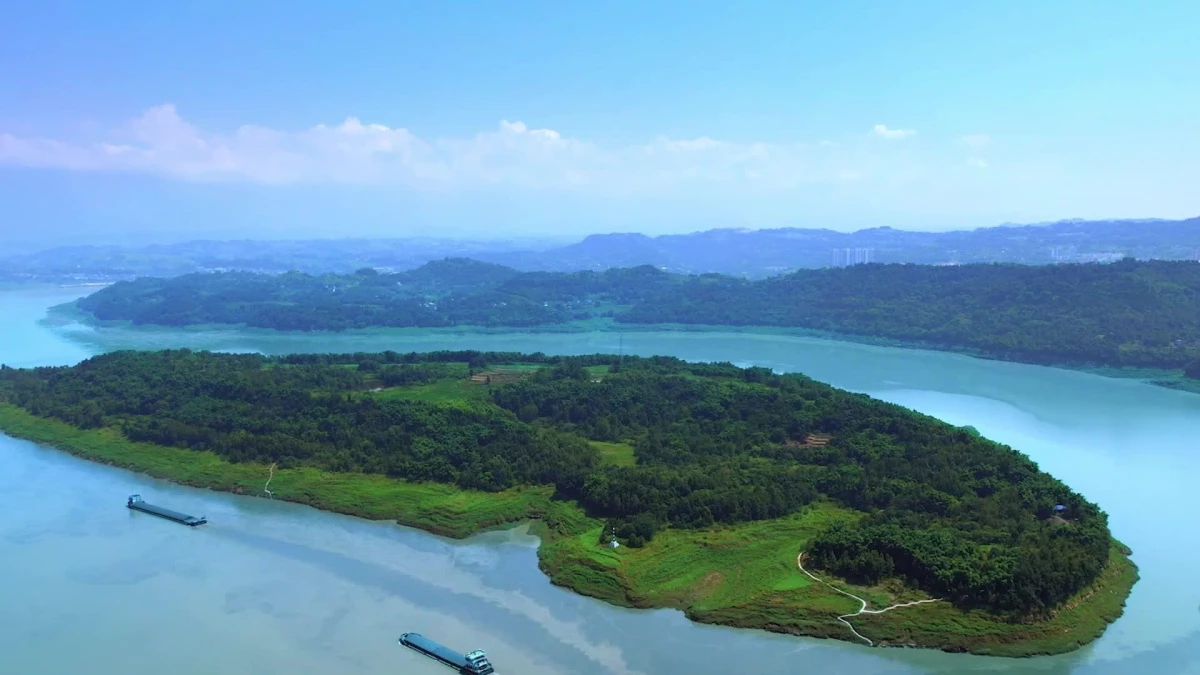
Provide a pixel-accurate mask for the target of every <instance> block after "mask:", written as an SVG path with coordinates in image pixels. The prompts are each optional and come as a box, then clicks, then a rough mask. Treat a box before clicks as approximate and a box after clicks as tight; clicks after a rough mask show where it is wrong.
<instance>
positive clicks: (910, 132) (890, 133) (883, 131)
mask: <svg viewBox="0 0 1200 675" xmlns="http://www.w3.org/2000/svg"><path fill="white" fill-rule="evenodd" d="M871 132H872V133H874V134H875V135H876V136H879V137H880V138H886V139H888V140H889V141H899V140H902V139H905V138H908V137H910V136H916V135H917V131H916V130H915V129H889V128H887V125H885V124H876V125H875V128H874V129H872V130H871Z"/></svg>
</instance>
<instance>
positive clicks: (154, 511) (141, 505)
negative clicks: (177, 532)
mask: <svg viewBox="0 0 1200 675" xmlns="http://www.w3.org/2000/svg"><path fill="white" fill-rule="evenodd" d="M125 506H128V507H129V508H131V509H133V510H134V511H141V512H142V513H149V514H150V515H153V516H158V517H159V518H166V519H167V520H173V521H175V522H177V523H183V524H184V525H187V526H188V527H195V526H197V525H203V524H205V523H207V522H208V519H207V518H205V517H204V516H200V517H199V518H197V517H195V516H189V515H187V514H186V513H180V512H178V511H172V510H171V509H164V508H163V507H161V506H155V505H153V504H147V503H146V502H144V501H142V496H141V495H129V501H127V502H125Z"/></svg>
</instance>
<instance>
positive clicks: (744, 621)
mask: <svg viewBox="0 0 1200 675" xmlns="http://www.w3.org/2000/svg"><path fill="white" fill-rule="evenodd" d="M0 430H3V431H4V432H5V433H8V434H10V435H12V436H15V437H19V438H25V439H28V440H31V441H35V442H38V443H42V444H46V445H52V446H55V447H57V448H60V449H62V450H64V451H67V452H70V453H72V454H75V455H77V456H80V457H83V458H86V459H90V460H93V461H98V462H103V463H106V464H111V465H115V466H120V467H123V468H126V469H130V470H134V471H138V472H142V473H146V474H149V475H151V476H155V477H158V478H163V479H167V480H171V481H174V482H177V483H181V484H185V485H190V486H194V487H199V488H207V489H212V490H219V491H225V492H232V493H236V494H244V495H260V494H262V490H263V487H264V486H265V485H266V481H267V480H268V478H269V477H270V476H271V475H272V472H271V470H270V469H269V468H268V467H266V466H261V465H255V464H232V463H229V462H227V461H225V460H223V459H221V458H219V457H217V456H216V455H213V454H211V453H205V452H195V451H188V450H180V449H177V448H169V447H163V446H156V445H151V444H145V443H134V442H131V441H129V440H128V439H126V438H124V437H123V436H121V435H120V434H119V433H117V432H115V431H113V430H111V429H97V430H81V429H77V428H75V427H71V426H69V425H67V424H65V423H62V422H58V421H55V420H49V419H44V418H39V417H35V416H33V415H31V414H29V413H28V412H26V411H24V410H23V409H21V408H17V407H15V406H11V405H6V404H0ZM270 488H271V491H272V492H273V494H274V495H275V497H276V498H278V499H283V500H286V501H291V502H297V503H302V504H308V505H310V506H313V507H316V508H320V509H324V510H328V511H334V512H338V513H343V514H347V515H354V516H359V517H363V518H369V519H375V520H395V521H396V522H398V523H400V524H403V525H408V526H411V527H415V528H420V529H422V530H426V531H429V532H432V533H435V534H440V535H444V536H449V537H456V538H461V537H466V536H468V535H470V534H472V533H474V532H478V531H481V530H485V529H488V528H495V527H503V526H508V525H511V524H516V523H519V522H522V521H526V520H530V519H533V520H535V521H536V531H537V532H538V533H539V534H540V536H541V538H542V545H541V546H540V547H539V550H538V558H539V564H540V567H541V569H542V570H543V571H544V572H545V573H546V574H547V575H548V576H549V577H550V579H551V581H552V582H553V583H555V584H558V585H560V586H564V587H566V588H569V589H571V590H573V591H576V592H578V593H581V594H584V595H588V596H592V597H596V598H599V599H602V600H605V601H607V602H610V603H612V604H616V605H622V606H627V607H638V608H661V607H670V608H677V609H680V610H682V611H683V612H685V614H686V615H687V616H688V617H689V618H691V619H692V620H695V621H698V622H704V623H713V624H721V625H726V626H735V627H743V628H758V629H764V630H770V631H775V632H780V633H789V634H794V635H805V636H812V637H828V638H834V639H840V640H846V641H852V642H853V641H859V640H858V638H856V637H855V636H854V635H853V634H852V633H851V632H850V631H848V630H847V629H846V627H845V626H844V625H843V624H842V623H841V622H839V621H838V620H837V617H838V616H842V615H846V614H850V613H853V612H855V611H856V610H858V609H859V606H858V603H857V602H855V601H854V600H852V599H850V598H849V597H846V596H844V595H842V594H840V593H838V592H836V591H834V590H832V589H831V588H828V587H826V586H825V585H823V584H818V583H815V582H813V581H812V580H811V579H809V578H807V577H806V576H804V575H803V574H802V573H801V572H800V570H799V569H798V568H797V567H796V554H797V552H798V551H800V550H803V549H804V548H805V546H806V545H807V542H808V541H809V540H810V539H811V538H812V537H813V536H815V535H816V533H818V532H820V531H821V530H822V529H824V528H825V527H827V526H828V525H829V524H831V523H833V522H837V521H844V520H852V519H854V518H856V517H858V514H856V513H854V512H851V511H847V510H845V509H842V508H840V507H837V506H835V505H832V504H818V505H814V506H811V507H809V508H807V509H805V510H804V511H802V512H800V513H797V514H793V515H791V516H789V517H787V518H782V519H778V520H774V521H758V522H752V523H745V524H740V525H737V526H733V527H724V528H719V529H708V530H667V531H665V532H662V533H660V534H659V535H658V536H656V537H655V538H654V539H653V540H652V541H651V542H650V544H649V545H647V546H646V547H644V548H640V549H634V548H627V547H621V548H618V549H615V550H614V549H610V548H608V547H606V546H604V545H603V543H602V540H603V536H604V533H603V523H602V522H601V521H600V520H597V519H595V518H591V517H589V516H587V514H585V513H584V512H583V511H582V510H581V509H580V508H579V507H578V506H577V505H576V504H574V503H573V502H568V501H561V500H555V499H553V497H552V494H551V490H550V489H549V488H519V489H512V490H507V491H504V492H499V493H481V492H468V491H463V490H458V489H456V488H453V487H451V486H447V485H441V484H414V483H408V482H404V481H399V480H393V479H389V478H387V477H384V476H378V475H364V474H338V473H329V472H323V471H318V470H315V469H306V468H299V469H283V470H275V471H274V477H273V478H271V483H270ZM123 497H124V495H116V496H114V499H115V500H116V502H114V503H117V502H120V500H121V499H122V498H123ZM1136 580H1137V572H1136V568H1135V567H1134V566H1133V564H1132V562H1131V561H1129V559H1128V557H1127V555H1126V553H1124V552H1122V551H1119V550H1117V549H1116V548H1115V547H1114V551H1113V553H1112V556H1111V558H1110V564H1109V567H1108V569H1107V570H1106V572H1105V573H1104V574H1103V575H1102V577H1101V578H1100V579H1099V580H1098V581H1097V583H1096V584H1095V585H1093V587H1092V588H1090V589H1088V590H1086V591H1084V592H1083V593H1081V594H1080V595H1079V596H1078V597H1077V598H1076V599H1075V600H1073V601H1071V602H1070V603H1068V604H1067V605H1066V606H1065V607H1064V609H1062V610H1060V611H1059V612H1058V613H1057V614H1056V615H1055V616H1054V617H1052V618H1051V619H1049V620H1046V621H1040V622H1036V623H1028V624H1025V623H1009V622H1005V621H1003V620H1001V619H998V618H996V617H993V616H990V615H986V614H984V613H982V612H963V611H961V610H957V609H955V608H953V607H952V606H950V605H949V604H948V603H929V604H924V605H920V606H913V607H906V608H900V609H896V610H894V611H891V612H889V613H887V614H885V615H878V616H871V617H869V618H868V617H861V618H859V619H858V620H857V623H856V625H855V627H856V629H857V630H858V631H859V632H860V633H861V634H862V635H864V636H866V637H867V638H869V639H870V640H872V641H873V642H876V643H878V644H880V645H890V646H898V645H909V646H920V647H929V648H935V649H942V650H945V651H956V652H972V653H976V654H990V655H997V656H1033V655H1040V654H1055V653H1062V652H1067V651H1072V650H1074V649H1077V648H1078V647H1079V646H1081V645H1083V644H1086V643H1088V642H1090V641H1091V640H1094V639H1095V638H1096V637H1098V636H1099V635H1100V634H1101V633H1103V631H1104V629H1105V627H1106V626H1107V625H1108V624H1109V623H1111V622H1112V621H1113V620H1115V619H1116V618H1117V617H1119V616H1120V615H1121V613H1122V611H1123V609H1124V601H1125V598H1126V597H1127V596H1128V594H1129V592H1130V589H1131V588H1132V586H1133V583H1134V582H1135V581H1136ZM832 581H834V582H835V583H837V582H836V580H832ZM839 587H840V588H844V589H847V590H849V591H850V592H851V593H853V594H854V595H856V596H859V597H862V598H866V599H869V600H870V602H871V604H872V606H888V605H892V604H896V603H899V602H910V601H915V600H921V599H925V597H924V596H923V595H922V594H920V593H918V592H915V591H912V590H911V589H904V588H898V587H878V588H859V587H855V586H850V585H845V584H840V583H839Z"/></svg>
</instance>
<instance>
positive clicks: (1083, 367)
mask: <svg viewBox="0 0 1200 675" xmlns="http://www.w3.org/2000/svg"><path fill="white" fill-rule="evenodd" d="M47 316H48V318H50V317H55V318H58V319H65V320H72V321H77V322H79V323H82V324H84V325H87V326H91V327H95V328H121V329H125V330H131V331H147V332H156V331H175V332H180V333H200V332H213V331H217V332H227V333H229V334H231V335H232V334H242V335H254V336H280V337H299V336H306V335H311V336H330V337H332V336H341V335H345V336H376V335H381V334H395V335H431V334H432V335H464V334H467V335H521V334H526V335H536V334H545V335H554V334H582V333H612V334H621V333H672V332H674V333H745V334H752V335H782V336H788V337H801V338H816V339H820V340H830V341H834V342H847V343H852V344H862V345H872V346H877V347H891V348H895V349H913V350H920V351H930V352H941V353H947V354H960V355H963V356H969V357H972V358H976V359H982V360H986V361H1002V362H1006V363H1022V364H1025V365H1032V366H1043V367H1046V368H1058V369H1060V370H1073V371H1076V372H1083V373H1090V374H1092V375H1100V376H1103V377H1108V378H1113V379H1121V380H1136V381H1140V382H1145V383H1147V384H1152V385H1155V386H1158V387H1163V388H1165V389H1174V390H1176V391H1184V392H1188V393H1192V394H1200V380H1195V379H1192V378H1189V377H1186V376H1185V375H1184V374H1183V371H1182V370H1168V369H1165V368H1137V367H1118V366H1101V365H1094V364H1093V365H1087V364H1076V363H1040V362H1036V361H1031V360H1022V359H1015V358H1007V357H1005V356H1002V355H996V354H989V353H987V352H983V351H980V350H977V349H971V348H968V347H950V346H941V345H934V344H928V343H923V342H918V341H912V340H899V339H895V338H885V337H875V336H870V335H853V334H846V333H834V332H830V331H822V330H816V329H810V328H800V327H780V326H722V325H709V324H672V323H660V324H640V323H639V324H633V323H619V322H616V321H613V320H612V319H607V318H596V319H588V320H585V321H575V322H570V323H560V324H547V325H543V326H536V327H510V326H478V325H460V326H444V327H392V326H376V327H370V328H354V329H348V330H343V331H285V330H278V329H274V328H253V327H249V326H245V325H239V324H192V325H187V326H167V325H159V324H143V325H135V324H133V322H131V321H124V320H122V321H105V320H101V319H97V318H95V317H94V316H92V315H91V314H90V313H88V312H86V311H84V310H81V309H79V307H78V306H77V305H76V304H75V303H74V302H67V303H64V304H61V305H55V306H53V307H51V308H49V309H48V310H47Z"/></svg>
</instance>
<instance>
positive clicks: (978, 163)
mask: <svg viewBox="0 0 1200 675" xmlns="http://www.w3.org/2000/svg"><path fill="white" fill-rule="evenodd" d="M967 166H970V167H974V168H976V169H986V168H988V163H987V160H986V159H983V158H982V157H972V158H970V159H968V160H967Z"/></svg>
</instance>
